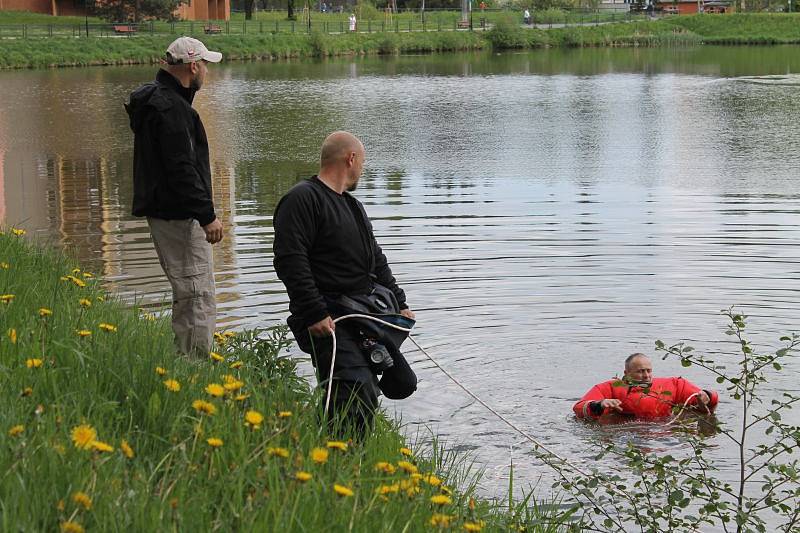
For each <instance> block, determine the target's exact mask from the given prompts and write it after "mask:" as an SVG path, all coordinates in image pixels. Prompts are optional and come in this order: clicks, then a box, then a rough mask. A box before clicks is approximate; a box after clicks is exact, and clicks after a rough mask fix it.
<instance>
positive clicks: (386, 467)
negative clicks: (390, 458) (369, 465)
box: [375, 461, 397, 474]
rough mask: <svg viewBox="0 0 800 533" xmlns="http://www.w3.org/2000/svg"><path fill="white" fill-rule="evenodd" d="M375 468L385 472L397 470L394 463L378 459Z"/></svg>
mask: <svg viewBox="0 0 800 533" xmlns="http://www.w3.org/2000/svg"><path fill="white" fill-rule="evenodd" d="M375 470H377V471H379V472H383V473H384V474H394V473H395V472H396V471H397V469H396V468H395V467H394V465H393V464H392V463H387V462H386V461H378V462H377V463H375Z"/></svg>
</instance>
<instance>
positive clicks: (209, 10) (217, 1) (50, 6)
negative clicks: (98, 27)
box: [0, 0, 231, 20]
mask: <svg viewBox="0 0 800 533" xmlns="http://www.w3.org/2000/svg"><path fill="white" fill-rule="evenodd" d="M84 5H85V4H84V0H0V11H6V10H9V11H10V10H16V11H33V12H34V13H47V14H48V15H73V16H83V14H84ZM175 14H176V15H177V16H178V17H179V18H181V19H184V20H228V19H230V18H231V1H230V0H191V1H190V2H188V3H184V4H181V5H180V6H179V7H178V10H177V12H176V13H175Z"/></svg>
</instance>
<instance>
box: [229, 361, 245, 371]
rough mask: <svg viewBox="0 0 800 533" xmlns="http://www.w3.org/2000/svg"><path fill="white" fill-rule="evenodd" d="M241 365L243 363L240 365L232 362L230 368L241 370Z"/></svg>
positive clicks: (239, 362)
mask: <svg viewBox="0 0 800 533" xmlns="http://www.w3.org/2000/svg"><path fill="white" fill-rule="evenodd" d="M243 365H244V363H242V362H241V361H234V362H233V363H231V368H233V369H234V370H236V369H237V368H242V366H243Z"/></svg>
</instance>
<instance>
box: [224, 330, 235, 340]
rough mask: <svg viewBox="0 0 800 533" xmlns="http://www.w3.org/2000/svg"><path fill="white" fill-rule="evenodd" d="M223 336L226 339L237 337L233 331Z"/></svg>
mask: <svg viewBox="0 0 800 533" xmlns="http://www.w3.org/2000/svg"><path fill="white" fill-rule="evenodd" d="M223 335H224V336H225V338H226V339H230V338H232V337H235V336H236V333H234V332H232V331H226V332H225V333H223Z"/></svg>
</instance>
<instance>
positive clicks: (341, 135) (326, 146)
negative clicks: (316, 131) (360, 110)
mask: <svg viewBox="0 0 800 533" xmlns="http://www.w3.org/2000/svg"><path fill="white" fill-rule="evenodd" d="M365 158H366V152H365V150H364V145H363V144H361V141H359V140H358V138H357V137H356V136H355V135H353V134H352V133H348V132H346V131H335V132H333V133H331V134H330V135H328V136H327V137H326V138H325V142H323V143H322V149H321V150H320V154H319V178H320V179H321V180H322V181H323V182H325V183H327V184H328V186H329V187H331V188H332V189H333V190H335V191H337V192H339V193H340V194H341V193H342V191H354V190H356V187H357V186H358V179H359V178H360V177H361V172H362V170H363V168H364V159H365Z"/></svg>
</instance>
